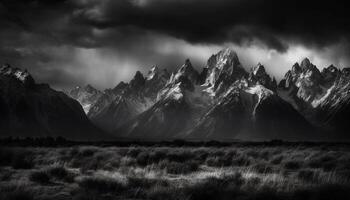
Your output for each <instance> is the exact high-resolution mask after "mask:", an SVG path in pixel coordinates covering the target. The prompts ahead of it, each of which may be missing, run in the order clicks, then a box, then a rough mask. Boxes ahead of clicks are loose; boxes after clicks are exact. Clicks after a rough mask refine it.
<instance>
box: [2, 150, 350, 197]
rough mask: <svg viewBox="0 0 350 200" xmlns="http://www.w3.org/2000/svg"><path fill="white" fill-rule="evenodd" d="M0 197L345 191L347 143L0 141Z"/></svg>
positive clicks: (349, 158)
mask: <svg viewBox="0 0 350 200" xmlns="http://www.w3.org/2000/svg"><path fill="white" fill-rule="evenodd" d="M0 199H1V200H27V199H28V200H32V199H55V200H56V199H57V200H61V199H62V200H65V199H79V200H90V199H91V200H93V199H96V200H97V199H102V200H104V199H108V200H109V199H156V200H158V199H159V200H161V199H179V200H180V199H182V200H184V199H188V200H190V199H193V200H197V199H198V200H199V199H290V200H295V199H313V200H316V199H330V200H335V199H350V146H347V145H339V146H337V145H302V144H300V145H297V144H293V145H274V146H269V145H253V146H249V145H247V146H244V145H232V146H226V147H165V146H159V147H156V146H149V147H145V146H134V147H97V146H73V147H56V148H48V147H2V148H0Z"/></svg>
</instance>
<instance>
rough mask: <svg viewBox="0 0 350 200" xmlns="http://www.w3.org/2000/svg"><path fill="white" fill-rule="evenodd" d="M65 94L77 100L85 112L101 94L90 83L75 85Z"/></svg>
mask: <svg viewBox="0 0 350 200" xmlns="http://www.w3.org/2000/svg"><path fill="white" fill-rule="evenodd" d="M67 94H68V95H69V96H70V97H72V98H73V99H75V100H77V101H78V102H79V103H80V104H81V105H82V106H83V109H84V112H85V113H88V112H89V111H90V108H91V107H92V106H93V105H94V104H95V103H96V102H97V101H98V99H99V98H100V97H101V96H102V92H101V91H99V90H97V89H95V88H94V87H92V86H91V85H86V86H85V87H80V86H77V87H75V88H74V89H72V90H71V91H70V92H68V93H67Z"/></svg>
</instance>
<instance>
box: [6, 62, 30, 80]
mask: <svg viewBox="0 0 350 200" xmlns="http://www.w3.org/2000/svg"><path fill="white" fill-rule="evenodd" d="M0 75H5V76H12V77H14V78H16V79H17V80H19V81H21V82H22V83H25V84H28V83H29V84H34V79H33V77H32V76H31V75H30V74H29V73H28V72H27V70H22V69H19V68H13V67H11V66H10V65H9V64H4V65H2V66H1V67H0Z"/></svg>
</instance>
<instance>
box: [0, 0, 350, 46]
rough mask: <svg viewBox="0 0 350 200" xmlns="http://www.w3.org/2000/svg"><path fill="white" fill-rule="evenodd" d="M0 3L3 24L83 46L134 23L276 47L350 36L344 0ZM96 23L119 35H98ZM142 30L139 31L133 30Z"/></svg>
mask: <svg viewBox="0 0 350 200" xmlns="http://www.w3.org/2000/svg"><path fill="white" fill-rule="evenodd" d="M0 5H1V8H0V10H1V12H2V14H1V18H2V19H1V20H2V24H5V28H12V29H13V28H17V29H20V28H22V29H23V31H29V32H35V33H36V34H40V35H41V36H42V37H43V38H45V40H48V41H50V42H57V43H60V44H62V43H70V44H73V45H79V46H84V47H94V46H100V45H108V44H109V43H108V42H106V41H110V39H113V38H114V39H117V40H118V38H123V36H124V37H126V36H128V35H129V34H130V32H132V31H133V28H135V29H139V30H150V31H156V32H160V33H165V34H168V35H171V36H175V37H177V38H181V39H184V40H186V41H189V42H191V43H212V44H218V43H219V44H220V43H224V42H228V41H231V42H234V43H237V44H246V43H250V42H252V41H254V40H256V39H257V40H260V42H262V43H263V44H264V45H267V46H268V47H269V48H274V49H276V50H279V51H285V50H286V49H287V48H288V42H289V41H293V42H300V43H303V44H304V43H305V44H308V45H313V46H319V47H323V46H326V45H329V44H331V43H334V42H337V41H339V40H341V39H345V40H348V39H349V37H350V17H349V16H348V14H347V13H348V12H347V10H346V8H347V7H346V4H345V1H328V2H322V1H316V0H308V1H305V0H288V1H281V0H268V1H266V0H215V1H213V0H101V1H97V0H76V1H74V0H70V1H68V0H5V1H2V3H1V4H0ZM94 28H96V29H100V30H107V31H110V32H111V33H114V34H105V35H104V36H98V35H96V34H95V33H94V32H93V30H94ZM111 29H114V30H111ZM137 33H140V34H142V31H138V32H136V33H132V34H137ZM115 36H119V37H115ZM120 36H121V37H120ZM129 39H130V37H129ZM121 40H123V41H125V40H124V39H121ZM103 41H104V42H105V43H101V42H103ZM115 43H116V42H115Z"/></svg>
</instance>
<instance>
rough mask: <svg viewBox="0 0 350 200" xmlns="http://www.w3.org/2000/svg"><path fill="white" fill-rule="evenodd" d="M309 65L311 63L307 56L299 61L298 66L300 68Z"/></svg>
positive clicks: (305, 67)
mask: <svg viewBox="0 0 350 200" xmlns="http://www.w3.org/2000/svg"><path fill="white" fill-rule="evenodd" d="M310 65H311V62H310V60H309V59H308V58H304V59H303V60H302V61H301V63H300V67H301V68H302V69H307V68H309V66H310Z"/></svg>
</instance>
